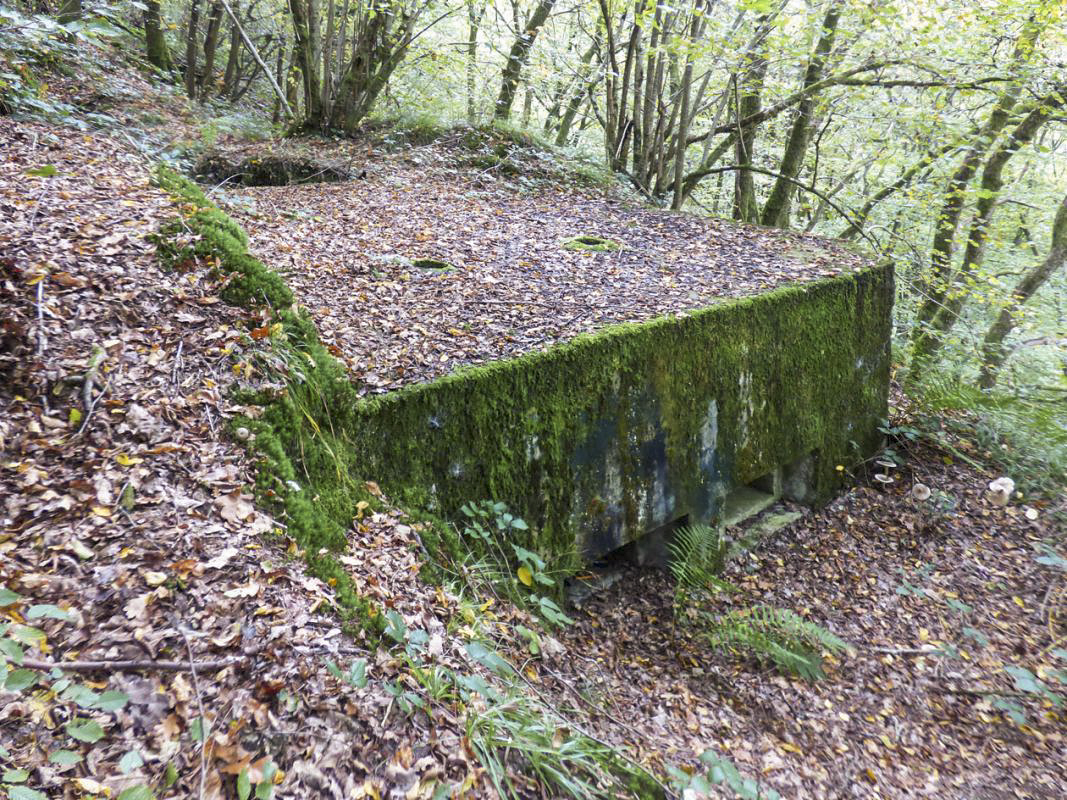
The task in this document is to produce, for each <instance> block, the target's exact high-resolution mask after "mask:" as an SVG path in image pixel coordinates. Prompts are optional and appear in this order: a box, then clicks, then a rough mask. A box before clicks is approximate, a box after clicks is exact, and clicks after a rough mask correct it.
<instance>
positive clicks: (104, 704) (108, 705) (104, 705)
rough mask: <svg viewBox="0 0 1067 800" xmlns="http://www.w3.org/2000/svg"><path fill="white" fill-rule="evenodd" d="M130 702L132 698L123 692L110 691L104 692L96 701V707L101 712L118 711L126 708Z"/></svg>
mask: <svg viewBox="0 0 1067 800" xmlns="http://www.w3.org/2000/svg"><path fill="white" fill-rule="evenodd" d="M128 702H130V698H129V697H127V696H126V695H125V694H123V693H122V692H116V691H110V692H104V693H103V694H101V695H100V696H99V697H98V698H97V699H96V704H95V707H96V708H99V709H100V710H101V711H118V710H119V709H120V708H125V706H126V704H127V703H128Z"/></svg>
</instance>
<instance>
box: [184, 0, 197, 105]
mask: <svg viewBox="0 0 1067 800" xmlns="http://www.w3.org/2000/svg"><path fill="white" fill-rule="evenodd" d="M199 27H200V0H192V4H191V5H190V7H189V29H188V30H187V31H186V32H185V93H186V94H187V95H188V96H189V99H190V100H195V99H196V85H197V81H196V56H197V49H198V48H197V44H198V38H199V30H198V29H199Z"/></svg>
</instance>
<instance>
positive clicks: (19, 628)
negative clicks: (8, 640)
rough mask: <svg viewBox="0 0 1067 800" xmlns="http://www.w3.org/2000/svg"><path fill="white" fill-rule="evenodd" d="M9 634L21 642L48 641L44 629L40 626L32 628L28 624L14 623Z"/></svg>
mask: <svg viewBox="0 0 1067 800" xmlns="http://www.w3.org/2000/svg"><path fill="white" fill-rule="evenodd" d="M11 635H12V636H14V637H15V638H16V639H18V640H19V641H20V642H22V643H23V644H28V645H31V646H32V645H37V644H43V643H44V642H46V641H48V637H47V636H45V635H44V631H42V630H41V629H40V628H32V627H30V626H29V625H16V626H15V627H13V628H12V629H11Z"/></svg>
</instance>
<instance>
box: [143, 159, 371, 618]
mask: <svg viewBox="0 0 1067 800" xmlns="http://www.w3.org/2000/svg"><path fill="white" fill-rule="evenodd" d="M156 182H157V183H158V185H159V186H160V187H161V188H163V189H165V190H166V191H169V192H170V193H171V194H172V195H173V196H174V197H175V198H176V199H177V200H178V201H179V204H180V208H181V212H182V215H181V218H179V219H177V220H175V221H174V222H172V223H171V224H169V225H167V226H165V227H164V228H163V229H162V230H161V231H160V234H159V237H158V246H159V253H160V256H161V258H162V259H163V260H164V261H165V262H169V263H170V264H171V265H173V266H175V267H180V266H181V265H182V264H183V263H185V262H186V261H189V260H191V259H196V260H199V261H200V262H204V263H209V264H213V265H214V267H215V269H216V270H218V272H219V273H220V274H221V275H222V276H224V277H225V279H226V283H225V286H224V288H223V290H222V292H221V295H222V298H223V299H224V300H226V301H228V302H230V303H233V304H235V305H238V306H241V307H245V308H257V309H261V310H262V309H263V308H264V307H266V308H267V309H269V312H270V317H271V319H272V320H273V321H274V324H273V325H272V326H271V329H270V330H271V336H270V338H269V340H267V341H266V342H264V346H265V347H266V348H267V350H266V353H265V354H264V355H265V356H269V358H261V359H260V366H261V368H262V369H263V371H264V372H265V373H267V374H269V375H270V377H271V378H274V379H278V381H279V382H280V383H281V385H282V388H280V389H276V390H273V391H269V392H260V393H258V394H255V395H249V396H246V397H243V398H241V399H242V400H244V401H246V402H247V403H248V405H249V406H258V407H259V410H260V413H258V414H257V415H254V418H253V417H252V416H249V417H241V418H238V419H236V420H234V422H233V428H234V429H235V430H239V431H240V432H241V436H240V437H239V438H240V439H242V440H243V441H244V442H246V444H247V446H248V448H249V450H250V451H251V452H252V454H253V455H254V457H255V459H256V487H255V488H256V497H257V500H258V502H260V503H261V504H262V505H263V506H264V507H267V508H270V509H272V510H273V511H274V512H275V513H276V515H277V516H278V517H279V519H280V520H282V521H283V523H284V525H285V526H286V528H287V532H288V534H289V536H290V537H291V538H292V539H293V540H294V541H295V542H296V543H297V544H298V545H299V546H300V548H301V549H303V551H304V553H305V557H306V559H307V562H308V564H309V567H310V569H311V572H312V574H314V575H316V576H317V577H319V578H322V579H323V580H325V581H327V582H328V583H330V585H332V586H333V587H334V590H335V594H336V597H337V600H338V603H339V605H340V609H339V611H340V612H341V614H342V617H344V618H347V619H350V620H351V621H352V622H353V623H355V624H356V625H358V626H359V627H361V628H364V629H370V630H379V631H380V630H381V628H382V616H381V614H380V613H379V612H378V610H377V608H376V607H375V606H374V605H373V604H372V603H370V602H369V601H368V600H367V599H366V598H364V597H362V596H361V595H360V594H359V592H358V590H357V588H356V586H355V585H354V583H353V582H352V580H351V578H350V577H349V575H348V573H347V572H346V570H345V569H344V567H343V566H342V565H341V564H340V562H339V561H338V560H337V557H336V555H335V554H336V553H337V552H339V551H342V550H343V549H344V547H345V546H346V545H347V531H348V528H349V526H350V525H351V523H352V519H353V516H354V515H355V509H356V504H357V503H359V502H360V501H366V502H368V503H370V504H371V505H373V504H374V503H375V498H374V497H373V496H371V495H370V494H369V493H368V492H367V490H366V487H365V485H364V484H362V483H361V482H360V481H359V480H358V479H357V475H359V474H361V472H360V470H358V469H357V464H358V463H359V462H358V461H357V459H356V457H355V451H354V448H353V445H352V442H351V439H350V436H349V431H351V430H352V429H353V427H354V426H355V424H356V420H355V418H354V416H353V413H352V412H353V409H354V408H355V407H356V404H357V396H356V392H355V390H354V389H353V387H352V385H351V383H350V382H349V379H348V375H347V372H346V370H345V368H344V367H343V366H342V365H341V364H340V363H339V362H338V361H337V360H336V359H335V358H333V356H331V355H330V354H329V353H328V352H327V351H326V349H325V348H324V347H323V346H322V344H321V343H320V342H319V338H318V335H317V333H316V330H315V326H314V324H313V323H312V322H311V321H310V320H309V319H308V318H307V316H306V315H305V314H304V313H303V312H301V311H299V310H297V309H296V307H295V306H294V305H293V295H292V293H291V292H290V291H289V288H288V287H287V286H286V285H285V283H284V281H283V280H282V279H281V277H280V276H278V275H277V273H275V272H273V271H272V270H270V269H268V268H267V267H266V266H265V265H264V264H263V263H262V262H260V261H259V260H258V259H256V258H255V257H253V256H252V255H251V254H249V252H248V248H247V244H248V239H247V237H246V235H245V233H244V231H242V230H241V228H240V227H239V226H238V225H237V224H236V223H235V222H234V221H233V220H231V219H230V218H229V217H228V216H226V215H225V214H224V213H222V212H221V211H219V210H218V209H217V208H216V207H215V206H214V205H213V204H212V203H211V202H210V201H209V200H208V199H207V198H206V197H205V195H204V193H203V192H202V191H201V190H200V188H199V187H198V186H197V185H196V184H194V183H193V182H192V181H190V180H188V179H186V178H184V177H182V176H180V175H178V174H177V173H175V172H174V171H173V170H170V169H168V168H165V167H163V168H160V169H159V171H158V172H157V175H156ZM241 429H244V430H241Z"/></svg>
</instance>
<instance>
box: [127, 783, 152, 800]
mask: <svg viewBox="0 0 1067 800" xmlns="http://www.w3.org/2000/svg"><path fill="white" fill-rule="evenodd" d="M155 798H156V796H155V795H154V794H152V790H151V789H149V788H148V787H147V786H144V785H138V786H131V787H130V788H129V789H124V790H123V791H122V794H120V795H119V797H118V800H155Z"/></svg>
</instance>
